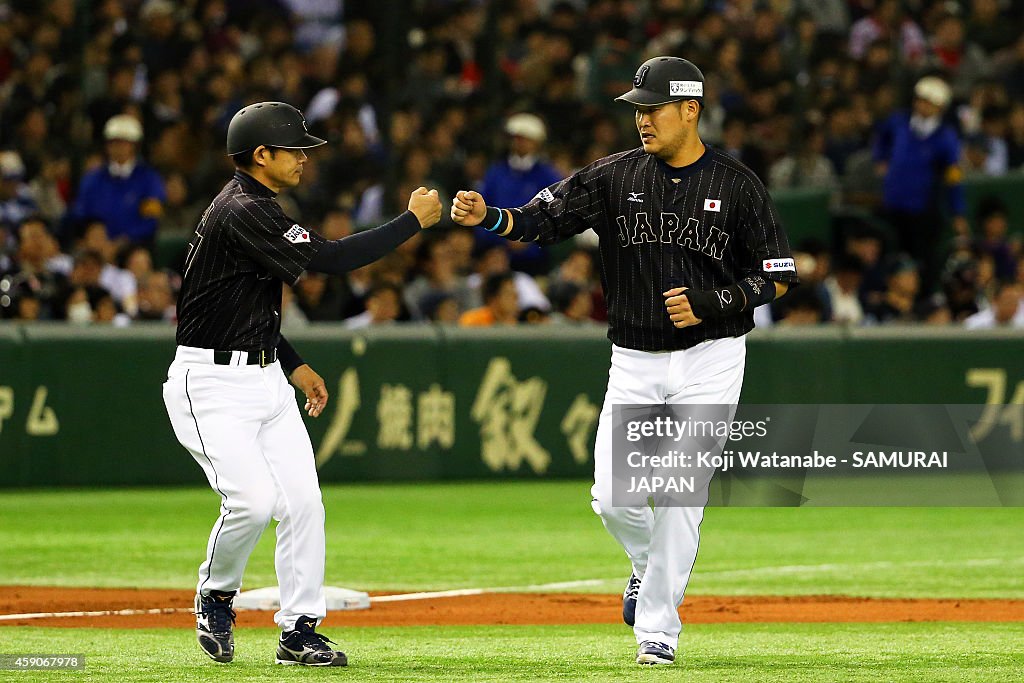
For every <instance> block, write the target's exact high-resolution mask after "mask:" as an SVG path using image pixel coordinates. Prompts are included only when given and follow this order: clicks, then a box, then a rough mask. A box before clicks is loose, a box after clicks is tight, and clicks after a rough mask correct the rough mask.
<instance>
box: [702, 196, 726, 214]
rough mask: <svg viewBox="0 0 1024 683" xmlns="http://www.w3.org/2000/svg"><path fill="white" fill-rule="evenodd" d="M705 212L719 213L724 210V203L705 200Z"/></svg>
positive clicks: (716, 200) (715, 200)
mask: <svg viewBox="0 0 1024 683" xmlns="http://www.w3.org/2000/svg"><path fill="white" fill-rule="evenodd" d="M704 210H705V211H714V212H716V213H719V212H721V210H722V202H721V201H720V200H718V199H705V200H704Z"/></svg>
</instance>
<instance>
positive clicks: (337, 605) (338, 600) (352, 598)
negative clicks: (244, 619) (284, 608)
mask: <svg viewBox="0 0 1024 683" xmlns="http://www.w3.org/2000/svg"><path fill="white" fill-rule="evenodd" d="M324 594H325V596H326V597H327V611H328V612H336V611H339V610H353V609H370V596H369V595H367V594H366V593H364V592H363V591H355V590H351V589H349V588H338V587H336V586H324ZM233 607H234V608H235V609H248V610H259V611H263V612H276V611H277V610H279V609H281V593H280V591H279V590H278V587H277V586H268V587H267V588H256V589H254V590H251V591H242V592H241V593H239V594H238V595H237V596H235V600H234V603H233Z"/></svg>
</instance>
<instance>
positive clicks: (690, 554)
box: [451, 57, 797, 664]
mask: <svg viewBox="0 0 1024 683" xmlns="http://www.w3.org/2000/svg"><path fill="white" fill-rule="evenodd" d="M703 94H704V76H703V75H702V74H701V72H700V70H699V69H698V68H697V67H696V66H694V65H693V64H691V63H690V62H688V61H687V60H685V59H679V58H676V57H655V58H654V59H651V60H648V61H647V62H644V64H643V65H641V66H640V68H639V70H638V71H637V72H636V77H635V78H634V79H633V89H632V90H630V91H629V92H627V93H626V94H624V95H622V96H621V97H618V98H616V99H617V100H621V101H624V102H628V103H630V104H632V105H633V106H634V107H635V109H636V116H635V118H636V127H637V131H638V132H639V134H640V143H641V146H640V147H639V148H636V149H633V150H630V151H627V152H621V153H618V154H614V155H612V156H609V157H605V158H604V159H600V160H598V161H596V162H594V163H593V164H591V165H590V166H588V167H586V168H584V169H582V170H580V171H578V172H577V173H575V174H573V175H571V176H569V177H568V178H566V179H565V180H563V181H561V182H559V183H555V184H554V185H551V186H550V187H548V188H547V189H545V190H542V191H541V192H540V193H539V194H538V195H537V196H536V197H534V198H533V199H532V200H531V201H530V202H529V203H527V204H526V205H525V206H521V207H519V208H513V209H497V208H492V207H488V206H487V205H486V203H485V200H484V198H483V197H482V196H480V194H478V193H477V192H473V191H460V192H458V193H457V195H456V198H455V201H454V203H453V205H452V210H451V215H452V219H453V220H454V221H455V222H457V223H461V224H463V225H481V226H482V227H484V228H485V229H487V230H490V231H491V232H494V233H496V234H499V235H502V236H504V237H506V238H507V239H512V240H520V241H536V242H539V243H541V244H552V243H555V242H560V241H562V240H565V239H568V238H569V237H571V236H573V235H576V234H579V233H581V232H583V231H584V230H586V229H587V228H592V229H593V230H594V231H595V232H596V233H597V234H598V236H599V238H600V253H601V264H602V269H603V274H604V277H603V278H602V282H603V283H604V287H605V297H606V299H607V302H608V320H609V331H608V336H609V338H610V339H611V341H612V357H611V370H610V372H609V373H608V389H607V393H606V394H605V400H604V407H603V409H602V411H601V418H600V422H599V424H598V430H597V443H596V445H595V454H594V487H593V489H592V495H593V507H594V511H595V512H597V514H598V515H600V516H601V519H602V521H603V522H604V525H605V527H606V528H607V529H608V531H609V532H610V533H611V535H612V536H613V537H614V538H615V539H616V540H617V541H618V542H619V543H620V544H621V545H622V547H623V548H624V549H625V551H626V554H627V556H628V557H629V559H630V562H631V563H632V568H633V572H632V574H631V576H630V578H629V581H628V583H627V586H626V591H625V593H624V595H623V610H622V614H623V619H624V620H625V622H626V623H627V624H629V625H631V626H633V628H634V632H635V635H636V640H637V643H638V644H639V649H638V652H637V658H636V661H637V663H640V664H671V663H672V662H674V661H675V649H676V647H677V644H678V639H679V632H680V630H681V627H682V625H681V623H680V621H679V614H678V607H679V605H680V604H681V603H682V600H683V593H684V590H685V588H686V584H687V581H688V580H689V577H690V571H691V569H692V567H693V563H694V561H695V559H696V557H697V544H698V538H699V527H700V522H701V520H702V519H703V515H704V510H703V507H696V508H694V507H669V506H662V507H656V508H655V509H653V510H652V509H651V508H649V507H646V506H645V507H635V508H632V507H613V506H612V432H611V429H612V408H613V406H615V405H617V404H618V405H622V404H647V405H651V404H732V405H734V404H736V403H737V402H738V400H739V396H740V386H741V384H742V380H743V367H744V359H745V355H746V353H745V351H746V347H745V343H744V336H743V335H745V334H746V333H747V332H749V331H750V330H751V329H752V328H753V327H754V323H753V310H754V308H755V307H756V306H759V305H761V304H766V303H769V302H770V301H772V300H773V299H775V298H776V297H779V296H781V295H782V294H784V293H785V292H786V289H787V287H788V286H789V284H790V283H795V282H797V274H796V269H795V267H794V264H793V258H792V255H791V254H790V250H789V244H788V241H787V239H786V235H785V232H784V231H783V230H782V227H781V226H780V225H779V218H778V214H777V213H776V210H775V207H774V206H773V204H772V200H771V198H770V197H769V196H768V193H767V192H766V191H765V188H764V185H763V184H762V183H761V181H760V180H759V179H758V178H757V176H756V175H754V173H752V172H751V171H750V169H748V168H747V167H746V166H744V165H743V164H741V163H739V162H738V161H736V160H735V159H733V158H732V157H730V156H729V155H727V154H725V153H723V152H722V151H721V150H718V149H714V148H712V147H709V146H707V145H705V144H703V143H702V142H701V140H700V138H699V137H698V135H697V121H698V119H699V118H700V114H701V110H702V108H703Z"/></svg>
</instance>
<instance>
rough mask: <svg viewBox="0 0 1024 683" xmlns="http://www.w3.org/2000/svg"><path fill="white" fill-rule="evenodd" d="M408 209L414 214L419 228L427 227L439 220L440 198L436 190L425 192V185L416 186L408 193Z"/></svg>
mask: <svg viewBox="0 0 1024 683" xmlns="http://www.w3.org/2000/svg"><path fill="white" fill-rule="evenodd" d="M409 210H410V211H412V212H413V214H415V215H416V219H417V220H418V221H419V222H420V227H421V228H429V227H430V226H431V225H434V224H435V223H437V222H438V221H439V220H441V200H440V198H438V196H437V190H430V191H429V192H427V188H425V187H417V188H416V189H415V190H413V191H412V194H411V195H409Z"/></svg>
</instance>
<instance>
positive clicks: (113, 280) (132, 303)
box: [78, 221, 138, 315]
mask: <svg viewBox="0 0 1024 683" xmlns="http://www.w3.org/2000/svg"><path fill="white" fill-rule="evenodd" d="M78 248H79V249H80V250H84V251H87V252H91V253H93V254H96V255H98V256H99V257H100V258H101V259H102V263H103V266H102V270H101V271H100V277H99V281H98V282H97V284H99V285H100V286H101V287H103V288H104V289H105V290H107V292H109V293H110V295H111V296H113V298H114V301H115V302H116V303H117V305H118V306H119V307H120V308H121V309H123V310H125V311H127V312H128V313H129V314H130V315H134V314H135V312H136V310H138V301H137V300H136V296H137V293H138V283H137V281H136V279H135V275H134V274H133V273H132V272H131V271H129V270H125V269H124V268H119V267H118V266H117V265H115V261H116V259H117V245H116V244H114V243H113V242H112V241H110V238H109V237H108V236H107V226H105V225H104V224H103V223H102V222H101V221H91V222H90V223H89V224H88V225H87V226H86V227H85V231H84V232H83V233H82V238H81V239H80V240H78Z"/></svg>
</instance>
